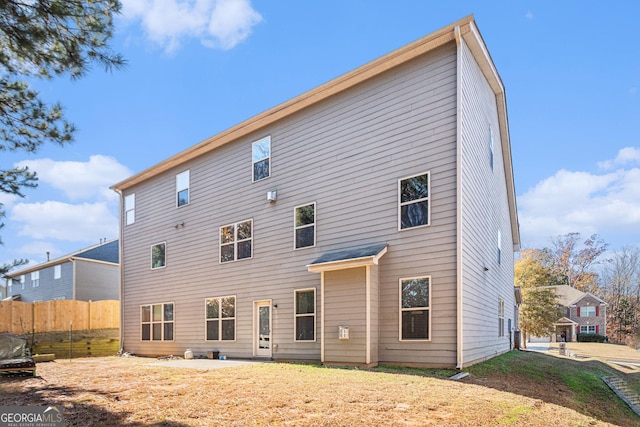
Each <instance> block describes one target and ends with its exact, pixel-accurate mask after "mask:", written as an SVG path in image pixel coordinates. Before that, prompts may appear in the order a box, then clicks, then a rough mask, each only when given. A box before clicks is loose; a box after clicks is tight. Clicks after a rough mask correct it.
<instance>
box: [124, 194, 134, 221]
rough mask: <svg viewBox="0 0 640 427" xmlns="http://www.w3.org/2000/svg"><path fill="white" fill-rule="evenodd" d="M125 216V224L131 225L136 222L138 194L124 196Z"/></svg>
mask: <svg viewBox="0 0 640 427" xmlns="http://www.w3.org/2000/svg"><path fill="white" fill-rule="evenodd" d="M124 218H125V224H126V225H131V224H133V223H134V222H136V195H135V193H132V194H129V195H127V196H125V197H124Z"/></svg>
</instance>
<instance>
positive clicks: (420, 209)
mask: <svg viewBox="0 0 640 427" xmlns="http://www.w3.org/2000/svg"><path fill="white" fill-rule="evenodd" d="M398 199H399V206H398V228H399V229H400V230H404V229H406V228H412V227H420V226H423V225H429V213H430V203H431V200H430V198H429V172H426V173H423V174H420V175H414V176H410V177H408V178H404V179H401V180H399V181H398Z"/></svg>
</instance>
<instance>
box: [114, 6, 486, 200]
mask: <svg viewBox="0 0 640 427" xmlns="http://www.w3.org/2000/svg"><path fill="white" fill-rule="evenodd" d="M472 23H473V15H469V16H467V17H465V18H462V19H460V20H458V21H456V22H454V23H452V24H450V25H447V26H446V27H443V28H441V29H440V30H437V31H434V32H432V33H431V34H428V35H426V36H425V37H422V38H421V39H418V40H416V41H414V42H412V43H409V44H407V45H405V46H403V47H401V48H399V49H396V50H394V51H393V52H390V53H388V54H386V55H384V56H382V57H380V58H377V59H375V60H373V61H371V62H369V63H367V64H365V65H362V66H360V67H358V68H356V69H355V70H352V71H350V72H348V73H346V74H343V75H341V76H339V77H337V78H335V79H332V80H330V81H329V82H327V83H325V84H323V85H320V86H318V87H316V88H315V89H311V90H309V91H307V92H305V93H303V94H301V95H299V96H297V97H295V98H293V99H291V100H289V101H286V102H284V103H282V104H280V105H277V106H275V107H273V108H271V109H269V110H267V111H265V112H263V113H260V114H258V115H256V116H254V117H252V118H250V119H247V120H245V121H244V122H242V123H240V124H238V125H236V126H233V127H231V128H229V129H227V130H225V131H223V132H220V133H218V134H217V135H214V136H212V137H210V138H207V139H205V140H204V141H202V142H200V143H199V144H196V145H194V146H193V147H190V148H188V149H186V150H184V151H182V152H180V153H178V154H176V155H174V156H172V157H170V158H168V159H166V160H164V161H162V162H160V163H158V164H156V165H154V166H152V167H150V168H148V169H146V170H144V171H142V172H140V173H138V174H135V175H133V176H131V177H130V178H127V179H125V180H123V181H120V182H119V183H117V184H115V185H113V186H111V189H113V190H116V191H124V190H127V189H128V188H130V187H132V186H134V185H136V184H139V183H141V182H144V181H146V180H147V179H150V178H153V177H155V176H157V175H159V174H161V173H163V172H166V171H168V170H170V169H172V168H174V167H177V166H179V165H181V164H183V163H185V162H187V161H189V160H191V159H194V158H196V157H198V156H201V155H203V154H206V153H209V152H211V151H212V150H215V149H216V148H218V147H220V146H222V145H225V144H227V143H229V142H232V141H235V140H238V139H240V138H243V137H246V136H248V135H250V134H252V133H256V132H259V131H260V130H262V129H264V128H266V127H267V126H269V125H271V124H273V123H275V122H276V121H278V120H281V119H283V118H285V117H288V116H290V115H292V114H294V113H297V112H298V111H301V110H303V109H305V108H307V107H309V106H311V105H314V104H316V103H318V102H320V101H322V100H325V99H327V98H329V97H331V96H333V95H336V94H338V93H340V92H342V91H344V90H347V89H349V88H351V87H353V86H355V85H357V84H360V83H362V82H364V81H366V80H368V79H370V78H372V77H375V76H377V75H379V74H381V73H383V72H385V71H387V70H389V69H391V68H394V67H397V66H398V65H400V64H403V63H406V62H408V61H410V60H412V59H414V58H417V57H418V56H420V55H423V54H425V53H427V52H429V51H432V50H434V49H436V48H438V47H440V46H442V45H444V44H446V43H449V42H453V41H455V29H456V27H463V26H465V27H468V26H469V25H470V24H472Z"/></svg>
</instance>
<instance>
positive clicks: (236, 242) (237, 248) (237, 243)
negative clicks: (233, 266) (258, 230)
mask: <svg viewBox="0 0 640 427" xmlns="http://www.w3.org/2000/svg"><path fill="white" fill-rule="evenodd" d="M252 236H253V220H251V219H249V220H247V221H242V222H237V223H235V224H229V225H225V226H223V227H220V262H229V261H235V260H238V259H245V258H251V257H252V256H253V251H252V242H253V237H252Z"/></svg>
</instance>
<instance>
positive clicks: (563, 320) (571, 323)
mask: <svg viewBox="0 0 640 427" xmlns="http://www.w3.org/2000/svg"><path fill="white" fill-rule="evenodd" d="M554 325H556V326H563V325H564V326H577V325H578V322H574V321H573V320H571V319H569V318H568V317H563V318H561V319H558V321H557V322H556V323H554Z"/></svg>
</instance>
